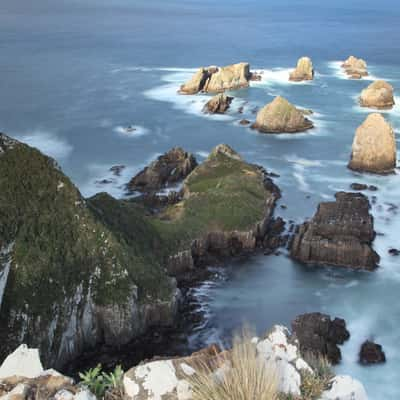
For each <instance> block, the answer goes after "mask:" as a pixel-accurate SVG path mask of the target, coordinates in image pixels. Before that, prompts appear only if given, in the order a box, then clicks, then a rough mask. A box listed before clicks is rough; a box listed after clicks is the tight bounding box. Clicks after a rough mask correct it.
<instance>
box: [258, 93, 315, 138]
mask: <svg viewBox="0 0 400 400" xmlns="http://www.w3.org/2000/svg"><path fill="white" fill-rule="evenodd" d="M306 113H307V112H306ZM304 114H305V112H304V111H303V110H299V109H297V108H296V107H295V106H294V105H293V104H291V103H289V101H287V100H286V99H285V98H284V97H281V96H277V97H275V99H274V100H273V101H272V102H271V103H269V104H267V105H266V106H264V107H263V108H262V109H261V110H260V111H259V112H258V113H257V117H256V121H255V123H254V124H253V125H252V128H253V129H257V130H258V131H260V132H262V133H295V132H303V131H306V130H308V129H311V128H312V127H313V126H314V125H313V123H312V122H311V121H310V120H309V119H308V118H306V117H305V115H304Z"/></svg>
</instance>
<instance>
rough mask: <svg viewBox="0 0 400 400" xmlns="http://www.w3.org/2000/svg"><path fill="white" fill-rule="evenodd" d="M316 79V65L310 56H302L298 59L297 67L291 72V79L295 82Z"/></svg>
mask: <svg viewBox="0 0 400 400" xmlns="http://www.w3.org/2000/svg"><path fill="white" fill-rule="evenodd" d="M313 79H314V67H313V63H312V61H311V59H310V58H309V57H301V58H300V59H299V60H298V61H297V66H296V68H295V69H294V70H293V71H292V72H291V73H290V74H289V80H290V81H294V82H300V81H312V80H313Z"/></svg>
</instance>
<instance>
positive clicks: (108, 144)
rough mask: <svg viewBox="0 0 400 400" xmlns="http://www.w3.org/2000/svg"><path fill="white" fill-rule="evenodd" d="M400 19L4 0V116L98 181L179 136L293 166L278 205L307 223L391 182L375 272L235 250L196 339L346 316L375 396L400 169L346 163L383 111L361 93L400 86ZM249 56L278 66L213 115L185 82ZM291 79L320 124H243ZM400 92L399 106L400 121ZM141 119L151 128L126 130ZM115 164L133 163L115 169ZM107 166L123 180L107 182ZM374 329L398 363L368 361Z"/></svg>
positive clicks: (367, 8)
mask: <svg viewBox="0 0 400 400" xmlns="http://www.w3.org/2000/svg"><path fill="white" fill-rule="evenodd" d="M399 22H400V7H399V4H398V1H394V0H392V1H390V0H382V1H381V2H379V4H377V3H376V2H375V1H373V0H364V1H351V2H349V1H345V0H336V1H334V2H329V3H328V2H321V1H316V0H302V1H300V0H299V1H295V0H270V1H268V2H267V1H262V0H249V1H239V0H231V1H226V0H220V1H219V2H213V1H211V0H202V1H200V0H185V1H183V0H179V1H178V0H169V1H165V0H164V1H161V0H146V1H144V0H131V1H129V0H113V1H105V0H69V1H67V0H58V1H57V2H56V1H51V0H36V1H35V2H29V1H28V0H2V1H1V3H0V48H1V56H0V93H1V100H0V131H3V132H6V133H8V134H9V135H11V136H14V137H17V138H19V139H21V140H23V141H25V142H27V143H29V144H31V145H33V146H35V147H38V148H39V149H41V150H42V151H44V152H45V153H47V154H49V155H51V156H54V157H55V158H56V159H57V160H58V161H59V163H60V165H61V166H62V168H63V170H64V171H65V172H66V173H67V174H68V175H69V176H70V177H71V178H72V180H73V181H74V182H75V183H76V185H77V186H78V187H79V188H80V190H81V191H82V192H83V194H84V195H86V196H90V195H93V194H94V193H96V192H98V191H108V192H109V193H111V194H112V195H114V196H117V197H121V196H123V195H124V191H123V184H124V183H126V182H127V181H128V180H129V178H130V177H131V176H133V175H134V174H135V172H137V171H138V170H140V169H141V168H143V166H144V165H146V164H147V163H148V162H149V161H150V160H152V159H154V158H155V157H156V156H157V155H159V154H160V153H163V152H164V151H166V150H168V149H169V148H171V147H172V146H176V145H180V146H182V147H184V148H185V149H187V150H189V151H191V152H193V153H195V154H196V156H197V157H198V159H199V160H200V161H201V160H202V159H204V157H206V156H207V154H208V153H209V152H210V150H211V149H212V148H213V147H214V146H215V145H217V144H219V143H228V144H229V145H231V146H232V147H233V148H235V149H236V150H237V151H239V152H240V153H241V154H242V155H243V156H244V157H245V158H246V159H247V160H248V161H250V162H254V163H258V164H261V165H263V166H264V167H265V168H266V169H267V170H269V171H273V172H275V173H278V174H279V175H280V178H278V179H276V183H277V184H278V185H279V186H280V187H281V189H282V199H281V200H280V202H279V205H278V208H277V212H276V213H277V215H281V216H282V217H283V218H285V219H286V220H293V221H295V222H297V223H300V222H302V221H303V220H304V219H306V218H310V217H311V216H312V215H313V213H314V212H315V209H316V206H317V204H318V203H319V202H321V201H326V200H331V199H333V195H334V193H335V192H336V191H338V190H349V185H350V184H351V183H352V182H355V181H356V182H362V183H368V184H374V185H376V186H377V187H378V188H379V190H378V191H377V192H366V194H367V195H368V196H370V197H371V196H372V195H373V196H376V202H375V204H374V205H373V206H372V213H373V215H374V217H375V228H376V231H377V232H378V233H379V234H378V236H377V238H376V240H375V243H374V246H375V249H376V250H377V251H378V253H379V254H380V256H381V266H380V268H379V269H378V270H377V271H376V272H373V273H362V272H361V273H360V272H358V273H355V272H351V271H346V270H342V269H328V268H312V269H311V268H307V267H304V266H302V265H299V264H297V263H295V262H293V261H291V260H290V259H289V258H288V257H287V254H285V253H284V252H283V253H282V254H281V255H279V256H269V257H265V256H254V257H252V258H251V259H249V260H246V261H237V262H233V263H232V264H231V265H230V266H229V267H228V268H227V269H226V271H225V273H224V277H223V279H220V280H219V281H217V282H212V283H208V284H206V285H204V286H203V287H201V288H200V289H199V296H201V298H202V299H203V302H204V307H205V309H206V310H207V316H208V319H207V321H206V323H205V324H204V325H203V326H202V327H201V328H200V329H199V330H198V331H196V332H193V335H192V337H191V341H192V343H193V345H195V346H200V345H202V344H205V343H207V342H209V341H215V340H223V339H224V338H226V337H228V336H229V335H230V333H231V332H232V331H233V330H235V329H237V328H239V327H240V326H241V324H242V323H243V322H247V323H250V324H253V325H254V326H255V327H256V328H257V329H258V330H259V331H260V333H261V332H262V331H263V330H265V329H267V328H268V327H270V326H271V324H273V323H282V324H286V325H289V324H290V321H291V319H293V317H295V316H296V315H297V314H299V313H303V312H310V311H323V312H326V313H329V314H331V315H332V316H339V317H343V318H345V319H346V321H347V323H348V327H349V330H350V332H351V339H350V341H349V342H348V343H346V344H345V345H344V346H343V351H342V352H343V356H344V359H343V362H342V363H341V364H340V365H339V366H338V367H337V371H338V372H340V373H346V374H351V375H353V376H355V377H357V378H359V379H360V380H361V381H362V382H363V383H364V385H365V386H366V388H367V391H368V394H369V398H370V399H372V400H395V399H398V398H400V384H399V381H400V368H399V367H398V366H399V363H400V350H399V346H398V341H399V337H400V333H399V332H400V329H399V328H400V302H399V301H398V297H399V289H400V264H399V259H398V258H396V257H393V256H390V255H388V249H390V248H391V247H396V248H398V247H400V243H399V236H398V232H399V231H400V215H399V214H398V210H397V209H396V207H393V205H395V206H399V205H400V200H399V195H400V185H399V183H400V178H399V176H398V174H395V175H391V176H385V177H381V176H372V175H367V174H357V173H354V172H351V171H349V170H347V168H346V164H347V161H348V159H349V154H350V149H351V143H352V140H353V135H354V131H355V129H356V128H357V126H358V125H360V124H361V123H362V121H363V120H364V119H365V117H366V116H367V113H368V112H369V111H368V110H365V109H362V108H360V107H359V106H358V105H357V96H358V95H359V93H360V91H361V90H362V89H363V88H364V87H366V86H367V85H368V84H369V83H370V82H371V79H376V78H384V79H386V80H388V81H390V83H391V84H392V85H393V86H394V88H395V90H397V94H398V95H399V90H400V68H399V66H400V52H399V51H398V43H397V42H398V40H397V39H398V37H399V34H400V23H399ZM350 54H354V55H356V56H359V57H363V58H365V59H366V60H367V62H368V64H369V71H370V73H371V76H370V77H369V78H368V79H363V80H360V81H351V80H348V79H346V77H344V76H343V74H342V73H341V71H340V68H339V65H340V60H343V59H345V58H347V57H348V56H349V55H350ZM303 55H308V56H310V57H312V59H313V61H314V64H315V68H316V71H317V74H316V78H315V80H314V81H313V82H310V83H305V84H301V83H300V84H293V83H289V82H288V80H287V76H288V71H289V70H290V69H291V68H292V67H293V66H294V65H295V63H296V60H297V58H298V57H300V56H303ZM239 61H248V62H250V64H251V66H252V69H254V70H262V71H263V81H261V82H254V83H252V85H251V87H250V88H249V89H243V90H240V91H236V92H232V93H231V94H232V95H233V96H234V97H235V100H234V103H233V105H232V107H231V110H230V111H229V112H228V114H227V115H225V116H205V115H203V114H202V113H201V108H202V106H203V104H204V102H205V101H206V100H207V98H208V96H205V95H197V96H179V95H178V94H177V93H176V90H177V88H178V87H179V85H180V84H181V83H182V82H183V81H185V80H186V79H187V78H188V77H190V76H191V74H192V73H193V71H194V70H195V69H196V68H197V67H198V66H202V65H210V64H214V65H215V64H216V65H224V64H229V63H233V62H239ZM278 94H280V95H283V96H285V97H287V98H288V99H289V100H290V101H291V102H293V103H294V104H296V105H298V106H299V107H303V108H310V109H312V110H314V115H313V116H312V117H311V119H312V120H313V121H314V123H315V129H313V130H312V131H309V132H307V133H303V134H298V135H276V136H275V135H262V134H258V133H256V132H254V131H251V130H250V129H248V128H245V127H242V126H239V124H238V121H239V120H240V119H242V118H248V119H250V120H253V119H254V117H255V116H254V113H253V112H254V109H255V108H256V107H261V106H263V105H264V104H265V103H267V102H269V101H271V100H272V99H273V97H274V96H276V95H278ZM399 96H400V95H399ZM397 103H398V105H397V106H396V107H395V108H394V109H393V110H390V111H387V112H385V113H384V114H385V116H386V117H387V119H388V120H389V121H390V122H391V123H392V124H393V126H394V128H395V130H396V131H397V132H398V131H399V129H400V98H399V99H398V102H397ZM241 106H243V107H244V113H243V114H238V108H239V107H241ZM130 125H132V126H134V127H136V128H137V129H136V130H135V131H133V132H130V133H129V134H127V133H126V132H125V131H124V129H123V127H126V126H130ZM116 164H118V165H119V164H123V165H125V166H126V169H125V170H124V171H123V173H122V174H121V176H119V177H115V176H113V175H112V174H111V172H110V171H109V169H110V167H111V166H113V165H116ZM103 179H110V180H111V181H112V182H111V183H110V184H108V185H102V184H100V183H98V181H101V180H103ZM283 204H284V205H286V206H287V208H285V209H283V208H281V207H280V205H283ZM367 338H373V339H374V340H376V341H377V342H378V343H381V344H382V345H383V347H384V350H385V351H386V356H387V363H386V364H385V365H381V366H376V367H375V366H374V367H361V366H359V365H358V363H357V354H358V350H359V346H360V344H361V343H362V342H363V341H364V340H365V339H367Z"/></svg>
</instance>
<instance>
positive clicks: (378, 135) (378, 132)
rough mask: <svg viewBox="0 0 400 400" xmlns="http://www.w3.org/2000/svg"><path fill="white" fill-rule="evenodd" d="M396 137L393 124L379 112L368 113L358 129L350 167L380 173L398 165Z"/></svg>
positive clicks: (391, 169) (384, 172)
mask: <svg viewBox="0 0 400 400" xmlns="http://www.w3.org/2000/svg"><path fill="white" fill-rule="evenodd" d="M396 158H397V150H396V139H395V135H394V132H393V128H392V127H391V125H390V124H389V123H388V122H387V121H386V120H385V118H384V117H383V116H382V115H381V114H378V113H373V114H370V115H368V117H367V118H366V120H365V121H364V122H363V124H362V125H361V126H360V127H358V129H357V130H356V133H355V136H354V141H353V146H352V152H351V157H350V162H349V164H348V167H349V168H350V169H352V170H355V171H364V172H371V173H378V174H387V173H391V172H393V170H394V168H395V167H396Z"/></svg>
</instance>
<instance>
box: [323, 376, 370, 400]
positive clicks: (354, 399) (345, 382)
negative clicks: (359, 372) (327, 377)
mask: <svg viewBox="0 0 400 400" xmlns="http://www.w3.org/2000/svg"><path fill="white" fill-rule="evenodd" d="M331 384H332V387H331V388H330V389H329V390H327V391H325V392H324V393H322V396H321V398H320V400H368V396H367V393H366V391H365V389H364V386H363V384H362V383H361V382H360V381H358V380H356V379H353V378H352V377H351V376H348V375H337V376H336V377H335V378H333V379H332V382H331Z"/></svg>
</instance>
